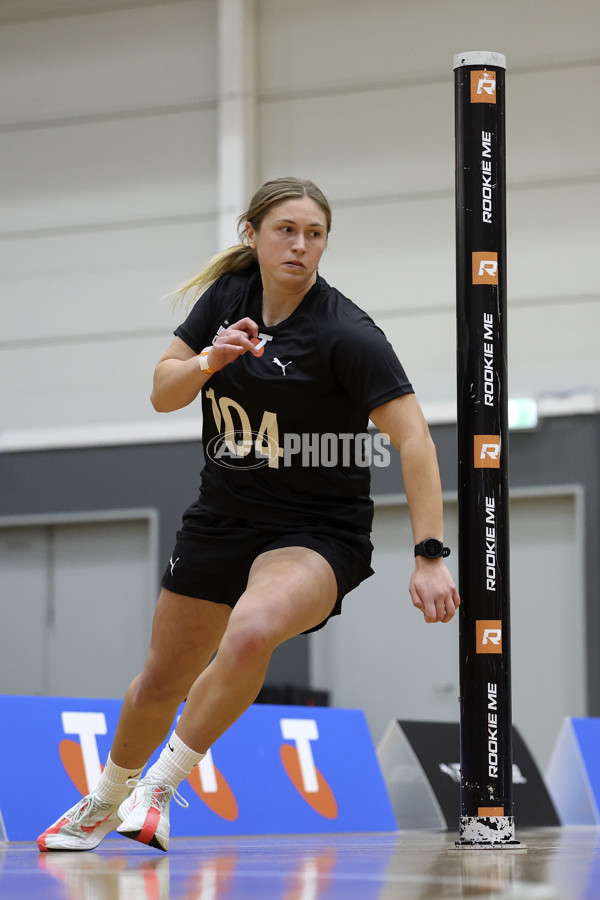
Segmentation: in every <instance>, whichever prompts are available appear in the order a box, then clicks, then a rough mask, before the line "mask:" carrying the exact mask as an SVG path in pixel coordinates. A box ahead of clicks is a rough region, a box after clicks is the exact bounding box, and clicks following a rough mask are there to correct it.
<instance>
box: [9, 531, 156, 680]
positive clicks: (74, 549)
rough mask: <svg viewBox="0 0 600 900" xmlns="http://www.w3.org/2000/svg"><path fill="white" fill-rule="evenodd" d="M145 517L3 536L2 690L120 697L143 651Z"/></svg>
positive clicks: (147, 559)
mask: <svg viewBox="0 0 600 900" xmlns="http://www.w3.org/2000/svg"><path fill="white" fill-rule="evenodd" d="M153 555H154V554H153V551H152V541H151V523H150V522H149V521H148V519H144V518H140V519H119V520H116V521H114V520H113V521H106V520H101V521H96V522H93V521H80V522H72V523H63V522H61V523H50V524H44V525H40V526H32V525H24V526H13V527H4V528H0V606H1V609H2V628H1V629H0V692H2V693H5V694H41V695H48V696H83V697H121V696H122V695H123V693H124V691H125V690H126V688H127V686H128V684H129V682H130V681H131V679H132V678H133V676H134V675H136V674H137V672H139V671H140V669H141V667H142V665H143V661H144V658H145V655H146V652H147V648H148V641H149V635H150V627H151V617H152V611H153V607H154V602H155V594H156V586H155V584H154V583H153V582H154V578H153V576H152V572H153V571H154V567H153Z"/></svg>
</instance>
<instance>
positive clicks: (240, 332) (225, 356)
mask: <svg viewBox="0 0 600 900" xmlns="http://www.w3.org/2000/svg"><path fill="white" fill-rule="evenodd" d="M253 340H254V341H255V342H256V343H258V325H257V324H256V322H254V321H253V320H252V319H249V318H248V317H247V316H246V317H245V318H244V319H240V320H239V322H235V323H234V324H233V325H229V326H228V327H227V328H224V329H223V331H220V332H219V334H218V335H217V337H216V340H215V342H214V343H213V345H212V347H211V349H210V353H209V354H208V356H207V362H208V365H209V368H210V369H212V370H213V372H218V371H219V370H220V369H223V368H225V366H226V365H228V364H229V363H230V362H233V361H234V359H237V358H238V356H243V354H244V353H248V352H250V353H252V354H253V355H254V356H260V355H261V351H260V350H259V351H258V352H257V351H256V349H255V347H256V343H253V342H252V341H253Z"/></svg>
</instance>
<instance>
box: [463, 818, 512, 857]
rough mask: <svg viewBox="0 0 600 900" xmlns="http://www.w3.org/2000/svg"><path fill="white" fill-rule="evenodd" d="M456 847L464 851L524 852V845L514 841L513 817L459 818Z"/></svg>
mask: <svg viewBox="0 0 600 900" xmlns="http://www.w3.org/2000/svg"><path fill="white" fill-rule="evenodd" d="M455 846H456V847H458V848H460V849H465V850H478V849H483V850H501V849H502V848H503V847H508V848H510V849H511V850H515V849H517V850H525V849H526V847H525V844H522V843H521V842H520V841H517V840H515V820H514V818H513V816H461V817H460V840H458V841H456V845H455Z"/></svg>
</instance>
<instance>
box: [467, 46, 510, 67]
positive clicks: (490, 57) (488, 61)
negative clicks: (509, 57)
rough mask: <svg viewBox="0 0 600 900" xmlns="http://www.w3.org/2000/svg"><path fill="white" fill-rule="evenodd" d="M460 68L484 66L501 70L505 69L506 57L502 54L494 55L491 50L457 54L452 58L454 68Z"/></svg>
mask: <svg viewBox="0 0 600 900" xmlns="http://www.w3.org/2000/svg"><path fill="white" fill-rule="evenodd" d="M461 66H484V67H486V68H487V67H488V66H489V67H490V68H492V69H493V68H495V67H496V66H499V67H500V68H501V69H505V68H506V57H505V56H504V54H503V53H494V52H493V51H491V50H470V51H469V52H467V53H457V54H456V56H455V57H454V68H455V69H459V68H460V67H461Z"/></svg>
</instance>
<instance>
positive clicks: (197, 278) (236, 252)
mask: <svg viewBox="0 0 600 900" xmlns="http://www.w3.org/2000/svg"><path fill="white" fill-rule="evenodd" d="M255 262H257V256H256V251H255V250H252V249H251V248H250V247H249V246H248V245H247V244H234V246H233V247H228V248H227V250H221V252H220V253H217V254H216V255H215V256H213V257H212V258H211V259H209V261H208V262H207V263H206V265H205V266H204V267H203V268H202V269H201V270H200V272H198V274H197V275H194V276H193V278H190V279H189V281H185V282H184V283H183V284H180V285H179V287H178V288H176V289H175V290H174V291H173V293H174V294H175V303H179V302H183V301H184V299H185V297H186V295H187V294H189V293H190V292H191V297H190V300H189V301H188V303H187V306H188V307H189V306H191V305H192V303H194V302H195V301H196V300H197V299H198V297H199V296H200V294H201V293H202V292H203V291H205V290H206V288H208V287H210V285H211V284H213V282H215V281H217V279H218V278H220V277H221V275H225V274H226V273H227V272H242V271H243V270H244V269H249V268H250V266H251V265H252V264H253V263H255Z"/></svg>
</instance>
